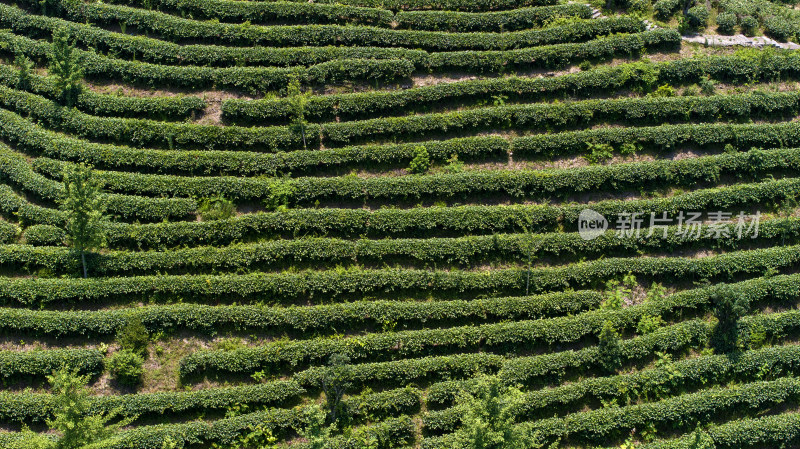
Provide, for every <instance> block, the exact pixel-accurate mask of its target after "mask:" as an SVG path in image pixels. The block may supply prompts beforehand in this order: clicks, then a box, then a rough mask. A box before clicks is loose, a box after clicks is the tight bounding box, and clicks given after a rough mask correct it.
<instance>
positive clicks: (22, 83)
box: [14, 53, 33, 90]
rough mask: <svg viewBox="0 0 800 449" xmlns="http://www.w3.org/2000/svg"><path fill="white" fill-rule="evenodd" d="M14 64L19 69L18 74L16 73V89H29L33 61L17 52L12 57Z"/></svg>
mask: <svg viewBox="0 0 800 449" xmlns="http://www.w3.org/2000/svg"><path fill="white" fill-rule="evenodd" d="M14 65H15V66H17V68H18V69H19V75H17V89H19V90H28V89H30V88H31V79H32V77H33V75H32V74H33V61H31V60H30V58H28V57H27V56H25V55H23V54H22V53H19V54H17V56H16V57H15V58H14Z"/></svg>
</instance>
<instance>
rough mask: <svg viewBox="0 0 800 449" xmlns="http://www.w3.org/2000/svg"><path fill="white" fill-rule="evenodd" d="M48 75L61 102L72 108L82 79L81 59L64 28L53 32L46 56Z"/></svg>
mask: <svg viewBox="0 0 800 449" xmlns="http://www.w3.org/2000/svg"><path fill="white" fill-rule="evenodd" d="M48 58H49V59H50V75H52V76H53V77H54V78H55V86H56V90H57V92H58V94H59V95H60V97H61V101H62V102H63V103H64V104H66V105H67V106H72V105H73V104H75V101H76V100H77V98H78V94H79V93H80V91H81V80H82V79H83V58H82V57H81V55H80V53H79V52H78V50H77V49H76V48H75V43H74V42H70V41H69V33H68V32H67V30H66V29H64V28H59V29H57V30H55V31H54V32H53V44H52V47H51V50H50V53H49V54H48Z"/></svg>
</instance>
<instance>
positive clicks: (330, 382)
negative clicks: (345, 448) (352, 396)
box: [322, 354, 352, 427]
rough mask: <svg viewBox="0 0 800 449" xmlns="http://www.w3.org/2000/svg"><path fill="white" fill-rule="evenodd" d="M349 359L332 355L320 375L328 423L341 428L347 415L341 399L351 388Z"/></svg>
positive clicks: (340, 355)
mask: <svg viewBox="0 0 800 449" xmlns="http://www.w3.org/2000/svg"><path fill="white" fill-rule="evenodd" d="M349 363H350V358H349V357H347V356H346V355H343V354H334V355H332V356H331V357H330V359H328V367H327V368H326V369H325V372H324V374H323V375H322V390H323V391H324V392H325V401H326V404H325V407H326V408H327V409H328V423H329V424H332V425H333V424H335V425H339V427H343V426H344V425H345V424H346V421H347V418H348V413H347V409H346V406H345V404H344V402H342V398H343V397H344V394H345V393H346V392H347V390H348V389H349V388H350V387H351V386H352V381H351V379H352V376H351V370H352V368H351V367H350V365H349Z"/></svg>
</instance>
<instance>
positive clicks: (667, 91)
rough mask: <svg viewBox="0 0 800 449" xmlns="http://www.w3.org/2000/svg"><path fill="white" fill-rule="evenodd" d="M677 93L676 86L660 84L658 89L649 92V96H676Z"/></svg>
mask: <svg viewBox="0 0 800 449" xmlns="http://www.w3.org/2000/svg"><path fill="white" fill-rule="evenodd" d="M675 95H676V93H675V88H674V87H672V86H670V85H669V84H663V85H661V86H658V89H656V90H654V91H653V92H650V93H649V94H647V96H648V97H674V96H675Z"/></svg>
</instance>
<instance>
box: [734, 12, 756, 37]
mask: <svg viewBox="0 0 800 449" xmlns="http://www.w3.org/2000/svg"><path fill="white" fill-rule="evenodd" d="M739 25H740V26H741V28H742V34H744V35H745V36H753V35H754V34H756V30H758V20H757V19H756V18H755V17H753V16H744V17H742V18H741V20H740V21H739Z"/></svg>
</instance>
